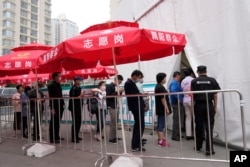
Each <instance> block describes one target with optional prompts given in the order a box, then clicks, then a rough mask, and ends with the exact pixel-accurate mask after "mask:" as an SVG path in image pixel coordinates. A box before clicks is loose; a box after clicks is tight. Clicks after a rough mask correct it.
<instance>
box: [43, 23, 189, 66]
mask: <svg viewBox="0 0 250 167" xmlns="http://www.w3.org/2000/svg"><path fill="white" fill-rule="evenodd" d="M185 45H186V39H185V35H183V34H178V33H172V32H163V31H157V30H148V29H140V28H137V27H125V26H120V27H114V28H110V29H102V30H96V31H90V32H87V33H84V34H81V35H78V36H76V37H73V38H70V39H68V40H66V41H64V42H62V43H60V44H59V45H58V46H56V47H55V48H53V49H51V52H52V53H55V54H53V55H52V56H47V55H48V54H49V55H51V54H50V52H48V53H46V54H43V55H41V56H40V57H39V66H40V67H43V68H54V70H56V68H58V66H63V68H65V69H66V70H76V69H82V68H92V67H95V66H96V65H97V62H100V64H101V65H104V66H110V65H113V64H114V60H115V61H116V64H125V63H132V62H137V61H139V60H140V61H146V60H152V59H157V58H162V57H166V56H170V55H173V54H178V53H180V52H181V51H182V50H183V48H184V47H185ZM53 50H56V52H54V51H53ZM113 58H115V59H113ZM77 60H79V61H77Z"/></svg>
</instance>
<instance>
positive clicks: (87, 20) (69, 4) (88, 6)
mask: <svg viewBox="0 0 250 167" xmlns="http://www.w3.org/2000/svg"><path fill="white" fill-rule="evenodd" d="M51 3H52V6H51V10H52V18H56V17H58V15H60V14H65V15H66V18H67V19H69V20H71V21H73V22H75V23H76V24H77V25H78V28H79V31H82V30H84V29H85V28H87V27H89V26H91V25H93V24H97V23H102V22H106V21H108V20H110V7H109V3H110V0H52V1H51Z"/></svg>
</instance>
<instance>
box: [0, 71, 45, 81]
mask: <svg viewBox="0 0 250 167" xmlns="http://www.w3.org/2000/svg"><path fill="white" fill-rule="evenodd" d="M37 80H38V81H41V82H45V81H47V80H49V74H38V75H37V76H36V74H34V73H33V72H32V71H30V73H29V74H28V75H17V76H5V77H0V84H6V83H8V82H11V83H13V84H30V83H32V82H36V81H37Z"/></svg>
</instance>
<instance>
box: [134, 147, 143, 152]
mask: <svg viewBox="0 0 250 167" xmlns="http://www.w3.org/2000/svg"><path fill="white" fill-rule="evenodd" d="M131 151H132V152H139V151H143V152H144V151H146V149H145V148H132V150H131Z"/></svg>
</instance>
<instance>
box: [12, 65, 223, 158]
mask: <svg viewBox="0 0 250 167" xmlns="http://www.w3.org/2000/svg"><path fill="white" fill-rule="evenodd" d="M206 72H207V71H206V66H198V67H197V73H198V77H197V78H195V75H194V73H193V71H192V70H191V69H185V70H184V75H185V77H184V79H183V80H181V73H180V72H179V71H175V72H174V73H173V79H172V81H171V83H170V85H169V87H168V89H169V92H170V95H168V91H167V89H166V88H165V86H164V85H165V84H166V80H167V74H166V73H158V74H157V75H156V83H157V84H156V86H155V89H154V93H155V113H156V115H157V128H156V129H157V135H158V143H157V144H158V146H160V147H168V146H170V145H169V142H168V141H167V139H166V138H165V137H164V132H166V121H167V119H166V118H167V116H168V115H170V114H171V113H173V126H172V128H173V129H172V137H171V139H172V140H174V141H180V140H181V138H183V137H184V136H186V140H192V139H194V137H196V145H195V149H196V151H201V149H202V142H203V137H204V135H205V137H206V155H210V154H214V153H215V152H214V149H213V138H212V136H213V127H214V115H215V113H216V107H217V94H216V93H209V94H208V99H207V97H206V95H205V94H204V93H201V94H191V93H189V94H188V93H185V92H189V91H205V90H218V89H220V87H219V84H218V83H217V81H216V80H215V79H214V78H211V77H208V76H207V74H206ZM143 77H144V75H143V73H142V72H141V71H140V70H134V71H133V72H132V73H131V77H130V78H128V79H127V81H126V82H125V84H124V89H123V88H121V87H120V86H119V85H120V84H121V83H122V81H123V76H122V75H117V76H116V77H115V78H114V81H113V82H112V83H110V84H106V82H105V81H100V82H99V83H98V85H97V87H96V88H93V89H91V92H92V93H91V94H92V96H91V98H95V99H96V100H97V103H96V104H97V105H98V106H97V108H98V110H96V111H94V112H93V113H92V112H91V113H92V114H94V115H95V116H96V121H97V123H96V133H95V135H94V137H95V139H96V140H98V141H101V140H102V139H103V137H104V135H105V134H104V133H105V132H104V129H103V127H104V124H105V118H106V113H107V111H108V113H109V114H110V131H109V142H110V143H114V144H115V143H117V142H118V140H121V138H119V137H118V136H117V133H116V132H117V122H118V115H119V107H120V106H119V104H120V103H119V100H120V99H119V96H118V95H121V94H123V93H125V95H128V96H127V106H128V109H129V111H131V113H132V114H133V118H134V126H133V132H132V141H131V147H132V148H131V149H132V151H146V149H145V148H144V147H143V146H144V145H145V144H146V140H145V139H144V140H142V136H143V133H144V129H145V116H144V115H145V112H147V111H148V109H149V107H148V105H149V104H148V96H147V94H146V93H145V92H144V91H143V90H142V82H143ZM52 78H53V81H52V82H51V84H49V85H48V94H49V98H50V101H49V107H50V111H51V120H50V126H49V136H50V138H49V139H50V142H51V143H60V141H61V140H64V138H63V137H61V136H60V135H59V132H60V122H61V120H62V115H63V112H64V110H65V108H64V107H65V103H64V100H63V94H62V87H61V84H60V78H61V74H60V73H59V72H56V73H53V74H52ZM82 80H83V78H81V77H79V76H76V77H74V85H73V86H72V88H71V89H70V91H69V96H70V100H69V106H68V109H69V111H70V112H71V116H72V128H71V141H72V142H73V143H79V142H80V141H81V140H82V138H81V136H79V132H80V128H81V123H82V109H83V104H84V103H85V102H84V100H83V99H84V98H83V97H85V93H84V91H83V90H82V89H81V87H80V83H81V81H82ZM16 88H17V90H18V92H17V93H16V94H14V95H13V106H14V111H15V113H14V126H13V127H14V131H16V130H19V129H20V126H21V121H20V120H21V115H22V116H23V118H22V120H23V125H22V127H23V137H26V138H27V137H28V136H27V119H28V118H27V108H28V107H27V106H28V99H33V101H32V100H31V101H30V102H29V104H30V110H31V113H32V114H33V116H34V128H33V129H34V130H33V140H38V138H39V137H40V136H39V128H38V117H37V115H38V114H37V109H38V108H39V109H40V110H41V111H42V110H43V109H42V108H41V105H40V104H42V103H43V102H44V100H43V99H44V95H43V94H42V93H40V91H37V90H36V89H38V87H37V86H35V87H34V88H33V89H30V88H28V87H25V91H24V92H23V88H22V86H21V85H18V86H17V87H16ZM37 92H38V94H37ZM183 92H184V93H183ZM158 94H159V95H158ZM109 96H112V97H109ZM88 97H90V96H88ZM34 99H40V101H35V100H34ZM206 102H208V106H209V108H208V109H209V110H208V109H207V105H206ZM193 105H194V111H193V107H192V106H193ZM21 113H22V114H21ZM207 113H209V117H208V114H207ZM193 118H195V119H194V120H193ZM193 121H194V122H195V124H193ZM208 122H209V124H208ZM194 125H195V127H194ZM194 130H195V131H194ZM184 132H185V135H184ZM210 143H211V145H210Z"/></svg>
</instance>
